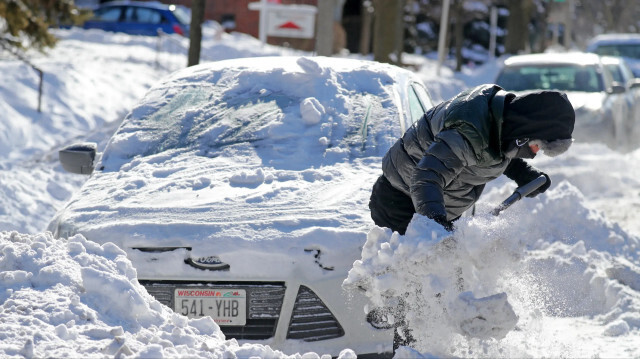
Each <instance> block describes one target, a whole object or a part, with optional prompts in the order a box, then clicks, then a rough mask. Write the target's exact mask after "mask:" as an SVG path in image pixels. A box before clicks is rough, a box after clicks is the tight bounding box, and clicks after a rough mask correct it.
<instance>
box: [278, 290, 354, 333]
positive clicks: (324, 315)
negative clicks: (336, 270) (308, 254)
mask: <svg viewBox="0 0 640 359" xmlns="http://www.w3.org/2000/svg"><path fill="white" fill-rule="evenodd" d="M343 335H344V329H342V326H341V325H340V323H338V320H336V318H335V317H334V316H333V314H332V313H331V311H330V310H329V308H327V306H326V305H325V304H324V303H323V302H322V300H321V299H320V298H319V297H318V296H317V295H316V294H315V293H314V292H313V291H312V290H311V289H309V288H307V287H305V286H303V285H301V286H300V289H299V290H298V296H297V297H296V303H295V305H294V307H293V313H292V314H291V322H290V323H289V332H288V333H287V339H302V340H304V341H306V342H313V341H318V340H327V339H333V338H338V337H341V336H343Z"/></svg>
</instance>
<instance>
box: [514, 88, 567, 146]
mask: <svg viewBox="0 0 640 359" xmlns="http://www.w3.org/2000/svg"><path fill="white" fill-rule="evenodd" d="M575 117H576V115H575V112H574V110H573V106H572V105H571V102H569V99H567V95H565V94H564V93H562V92H559V91H538V92H530V93H527V94H524V95H520V96H516V97H515V98H513V99H512V100H511V101H505V105H504V115H503V118H504V122H503V125H502V142H503V144H508V143H510V142H512V141H514V140H516V139H524V138H529V139H537V140H545V141H549V142H552V141H556V140H566V139H571V133H572V132H573V126H574V123H575Z"/></svg>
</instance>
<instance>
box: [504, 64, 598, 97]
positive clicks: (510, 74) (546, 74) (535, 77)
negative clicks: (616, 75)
mask: <svg viewBox="0 0 640 359" xmlns="http://www.w3.org/2000/svg"><path fill="white" fill-rule="evenodd" d="M496 83H497V84H498V85H500V86H501V87H502V88H504V89H505V90H508V91H526V90H538V89H540V90H560V91H583V92H600V91H602V89H603V87H604V85H603V84H602V80H601V77H600V76H599V74H598V72H597V71H596V67H595V66H578V65H566V64H561V65H549V64H541V65H523V66H508V67H505V68H504V69H503V71H502V72H501V73H500V75H499V76H498V79H497V80H496Z"/></svg>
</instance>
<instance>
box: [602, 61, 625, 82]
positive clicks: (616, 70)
mask: <svg viewBox="0 0 640 359" xmlns="http://www.w3.org/2000/svg"><path fill="white" fill-rule="evenodd" d="M605 67H606V68H607V70H609V72H610V73H611V77H613V81H617V82H621V83H623V84H624V83H625V79H624V77H623V76H622V69H621V68H620V66H618V65H615V64H608V65H605Z"/></svg>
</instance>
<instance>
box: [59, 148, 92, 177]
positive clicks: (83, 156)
mask: <svg viewBox="0 0 640 359" xmlns="http://www.w3.org/2000/svg"><path fill="white" fill-rule="evenodd" d="M97 149H98V145H97V144H96V143H93V142H84V143H75V144H73V145H70V146H67V147H65V148H63V149H61V150H60V151H58V158H59V159H60V163H61V164H62V168H64V169H65V170H66V171H68V172H71V173H78V174H83V175H90V174H91V173H92V172H93V161H94V160H95V158H96V152H97Z"/></svg>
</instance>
